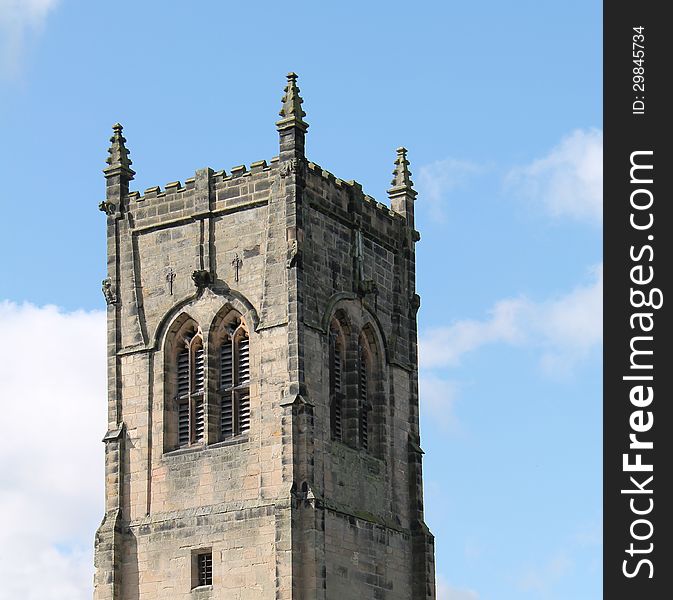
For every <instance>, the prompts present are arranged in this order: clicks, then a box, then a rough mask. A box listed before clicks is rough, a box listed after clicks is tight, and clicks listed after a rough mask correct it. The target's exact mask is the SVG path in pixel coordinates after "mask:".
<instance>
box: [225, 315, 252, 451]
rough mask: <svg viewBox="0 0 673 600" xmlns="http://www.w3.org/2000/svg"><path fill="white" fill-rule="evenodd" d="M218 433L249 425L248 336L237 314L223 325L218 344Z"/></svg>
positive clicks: (234, 432) (231, 432)
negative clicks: (222, 332) (220, 339)
mask: <svg viewBox="0 0 673 600" xmlns="http://www.w3.org/2000/svg"><path fill="white" fill-rule="evenodd" d="M219 361H220V369H219V371H220V379H219V393H220V437H221V439H223V440H226V439H228V438H231V437H234V436H237V435H240V434H242V433H245V432H247V431H248V430H249V429H250V337H249V335H248V330H247V329H246V327H245V323H243V321H242V320H241V318H240V316H235V317H234V318H232V319H231V320H229V321H228V322H226V323H225V325H224V335H223V336H222V342H221V345H220V353H219Z"/></svg>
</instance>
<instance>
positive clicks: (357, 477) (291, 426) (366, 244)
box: [94, 73, 435, 600]
mask: <svg viewBox="0 0 673 600" xmlns="http://www.w3.org/2000/svg"><path fill="white" fill-rule="evenodd" d="M305 116H306V115H305V112H304V110H303V109H302V99H301V97H300V95H299V89H298V87H297V76H296V75H295V74H294V73H290V74H289V75H288V76H287V86H286V87H285V95H284V96H283V99H282V108H281V111H280V120H279V121H278V122H277V123H276V126H277V129H278V134H279V137H280V144H279V155H278V156H277V157H275V158H272V159H271V160H270V161H269V163H268V164H267V162H266V161H263V160H262V161H258V162H254V163H252V164H251V165H250V167H249V168H246V167H245V166H237V167H233V168H232V169H231V171H230V172H229V173H226V172H225V171H213V170H211V169H208V168H205V169H200V170H198V171H196V173H195V174H194V176H193V177H191V178H189V179H187V180H185V181H184V183H180V182H178V181H176V182H173V183H169V184H167V185H166V186H165V188H164V189H160V188H159V187H152V188H149V189H147V190H145V192H144V194H140V193H138V192H132V191H129V183H130V181H131V180H132V179H133V177H134V175H135V173H134V171H133V170H132V169H131V160H130V159H129V151H128V150H127V148H126V139H125V138H124V137H123V135H122V126H121V125H119V124H116V125H114V127H113V135H112V137H111V145H110V148H109V151H108V152H109V157H108V159H107V164H108V166H107V168H106V169H105V170H104V173H105V179H106V198H105V200H104V201H103V202H101V204H100V209H101V210H102V211H103V212H104V213H105V214H106V216H107V249H108V261H107V263H108V273H107V278H106V279H105V280H104V281H103V293H104V296H105V299H106V302H107V305H108V306H107V311H108V312H107V314H108V338H107V340H108V425H107V433H106V434H105V437H104V440H103V441H104V443H105V515H104V518H103V521H102V523H101V525H100V527H99V529H98V531H97V533H96V542H95V566H96V574H95V591H94V598H95V600H187V599H199V600H203V599H212V600H220V599H222V600H224V599H226V600H374V599H377V600H378V599H381V600H434V599H435V581H434V542H433V536H432V534H431V533H430V532H429V530H428V528H427V527H426V525H425V522H424V517H423V485H422V472H421V458H422V454H423V452H422V450H421V448H420V445H419V444H420V441H419V410H418V406H419V398H418V357H417V342H416V340H417V328H416V313H417V311H418V308H419V304H420V301H419V296H418V295H417V294H416V290H415V249H414V248H415V244H416V242H417V241H418V240H419V234H418V232H417V231H416V230H415V228H414V202H415V199H416V192H415V191H414V189H413V184H412V181H411V178H410V172H409V162H408V160H407V154H406V150H405V149H404V148H399V149H398V150H397V155H396V158H395V162H394V177H393V181H392V186H391V188H390V189H389V190H388V195H389V198H390V206H387V205H385V204H382V203H380V202H377V201H375V200H374V199H373V198H372V197H370V196H368V195H366V194H364V193H363V191H362V187H361V186H360V184H358V183H357V182H355V181H344V180H341V179H338V178H337V177H335V176H334V175H332V174H331V173H329V172H328V171H326V170H324V169H323V168H322V167H320V166H318V165H317V164H315V163H312V162H310V161H309V160H308V159H307V158H306V156H305V152H304V142H305V137H306V132H307V129H308V124H307V123H306V121H304V117H305Z"/></svg>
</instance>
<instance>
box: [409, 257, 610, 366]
mask: <svg viewBox="0 0 673 600" xmlns="http://www.w3.org/2000/svg"><path fill="white" fill-rule="evenodd" d="M602 336H603V266H602V264H601V265H598V266H596V267H594V268H593V269H592V281H590V282H589V283H588V284H584V285H580V286H578V287H576V288H575V289H574V290H572V291H570V292H569V293H567V294H565V295H562V296H559V297H556V298H551V299H548V300H544V301H541V302H534V301H532V300H530V299H528V298H525V297H523V296H521V297H518V298H508V299H504V300H501V301H499V302H496V303H495V305H494V306H493V308H492V309H491V310H490V311H489V314H488V316H487V317H486V318H484V319H481V320H478V319H464V320H460V321H456V322H454V323H453V324H451V325H449V326H447V327H439V328H436V329H431V330H430V331H428V332H427V333H425V334H424V335H422V337H421V340H420V347H421V351H420V358H421V366H422V367H424V368H437V367H447V366H449V367H451V366H456V365H458V364H460V361H461V359H462V358H463V357H464V356H465V355H466V354H468V353H470V352H474V351H476V350H477V349H478V348H481V347H482V346H485V345H488V344H496V343H500V344H509V345H513V346H524V345H526V346H532V347H537V348H539V349H540V352H541V354H540V364H541V366H542V368H543V369H544V370H545V371H547V372H549V373H554V374H565V373H567V372H569V371H570V370H571V369H572V368H573V367H574V366H575V365H576V364H577V363H578V362H579V361H581V360H582V359H584V358H585V357H586V356H587V355H588V354H589V352H590V351H591V350H592V349H593V348H595V347H596V346H597V345H598V344H600V343H601V341H602Z"/></svg>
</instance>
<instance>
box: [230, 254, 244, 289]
mask: <svg viewBox="0 0 673 600" xmlns="http://www.w3.org/2000/svg"><path fill="white" fill-rule="evenodd" d="M231 264H232V266H233V267H234V280H235V281H236V282H238V271H239V269H240V268H241V265H242V264H243V261H242V260H241V257H240V256H239V255H238V254H236V256H235V257H234V260H232V261H231Z"/></svg>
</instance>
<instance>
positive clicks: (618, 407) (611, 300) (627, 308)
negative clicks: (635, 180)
mask: <svg viewBox="0 0 673 600" xmlns="http://www.w3.org/2000/svg"><path fill="white" fill-rule="evenodd" d="M665 8H666V4H665V3H663V2H653V1H647V0H641V1H640V2H631V3H625V2H618V3H609V2H606V3H605V4H604V47H603V49H604V120H605V123H604V224H605V230H604V254H605V266H604V269H605V270H604V274H605V287H604V300H603V302H604V309H605V312H604V339H605V346H604V348H605V350H604V403H603V406H604V426H603V433H604V438H603V440H604V441H603V444H604V446H603V459H604V487H603V506H604V534H603V537H604V562H603V566H604V569H603V583H604V598H607V599H610V600H612V599H621V598H633V599H641V598H642V599H647V600H658V599H665V598H672V597H673V592H672V591H671V589H670V587H671V586H670V584H669V581H668V580H669V579H670V575H669V572H672V571H673V564H671V562H672V559H671V557H672V556H673V548H671V547H669V544H672V543H673V536H672V530H671V513H673V499H672V494H671V489H670V488H671V487H673V486H670V485H668V480H669V478H670V474H669V468H670V462H669V461H671V460H673V430H670V431H669V428H670V425H671V412H672V408H671V407H672V406H673V394H672V393H671V390H672V386H671V379H672V378H671V373H673V362H672V361H671V358H670V357H671V352H670V351H669V344H672V343H673V328H672V327H671V306H673V296H670V297H669V296H668V294H669V293H670V292H671V290H672V289H673V288H671V286H670V281H671V266H670V261H672V260H673V247H672V246H673V241H672V240H673V232H671V233H669V227H670V225H671V224H672V222H671V218H670V215H671V208H670V205H671V203H673V194H672V193H671V185H670V180H671V178H673V160H672V153H671V144H673V140H670V139H669V136H670V133H671V132H672V130H673V127H672V126H671V123H672V122H673V118H672V117H671V115H670V114H669V113H670V112H671V110H672V109H673V103H672V102H671V94H670V92H669V91H668V90H669V89H670V87H671V81H670V80H671V79H672V76H673V73H672V72H671V71H672V69H671V67H670V65H669V63H670V61H671V59H673V51H672V49H671V47H669V46H668V42H669V40H670V41H673V27H672V26H671V25H670V23H668V22H667V19H666V18H665V16H664V9H665ZM638 26H642V27H644V35H645V40H644V41H645V57H644V58H645V64H644V69H645V73H644V76H645V91H644V93H643V94H641V93H639V92H636V91H634V90H633V80H632V77H633V68H634V67H636V65H635V64H634V63H633V55H632V52H633V46H632V36H633V35H634V34H635V33H636V32H634V31H633V28H634V27H638ZM667 67H668V68H667ZM636 95H644V96H645V98H644V99H645V112H644V114H633V108H632V104H633V101H634V99H635V96H636ZM638 150H652V151H653V165H654V168H653V171H652V172H653V180H654V182H653V184H652V185H650V186H648V187H649V189H650V190H651V191H652V192H653V194H654V203H653V208H652V211H653V215H654V225H653V226H652V229H651V230H649V231H647V232H643V231H636V230H634V229H633V228H632V227H631V226H630V224H629V218H630V213H631V212H632V210H631V207H630V195H631V193H632V191H633V190H634V189H635V186H634V185H633V184H631V182H630V175H629V171H630V167H631V162H630V156H631V153H632V152H634V151H638ZM649 234H651V235H653V236H654V239H653V240H652V241H651V244H652V247H653V251H654V256H653V259H652V262H649V263H647V262H645V261H644V260H643V261H641V263H640V264H649V265H652V266H653V268H654V280H653V282H652V286H654V287H658V288H660V289H661V290H662V292H663V297H664V303H663V306H662V308H660V309H658V310H653V311H652V312H653V313H654V329H653V333H652V335H653V337H654V341H653V343H652V349H653V351H654V354H653V361H652V364H653V367H654V368H653V370H652V371H649V372H647V374H652V375H653V376H654V380H653V383H652V385H653V388H654V400H653V402H652V404H651V406H650V407H648V408H647V409H643V410H651V411H652V413H653V417H654V426H653V428H652V429H651V430H650V431H649V432H648V433H647V434H639V435H640V436H641V437H642V438H643V439H645V438H646V437H648V439H651V440H653V441H654V447H653V449H652V450H649V451H648V450H646V451H643V461H644V462H652V464H653V471H652V473H650V475H654V479H653V480H652V482H651V484H650V485H648V486H647V487H648V488H649V489H652V491H653V492H652V494H651V495H649V494H647V495H645V494H641V495H639V496H638V500H636V502H639V504H637V507H639V508H641V509H642V508H643V507H645V506H647V504H648V501H647V500H645V498H653V499H654V505H653V509H652V512H651V513H650V514H648V515H646V516H643V518H647V519H649V520H650V521H651V522H652V524H653V534H652V537H651V539H649V540H647V541H643V542H638V544H640V547H641V548H645V547H646V546H647V544H648V543H649V542H652V544H653V549H652V552H651V553H649V554H642V555H640V556H642V557H643V558H649V559H650V560H651V561H652V564H653V570H652V574H653V577H652V578H650V577H649V575H650V572H649V571H650V570H649V567H647V566H646V565H643V566H642V567H641V568H640V569H639V571H638V575H636V576H635V577H633V578H628V577H626V576H625V575H624V574H623V571H622V568H623V561H624V560H625V559H628V560H629V563H628V565H629V567H627V569H632V568H633V566H634V565H636V562H637V559H638V555H635V557H634V558H631V557H630V556H629V554H627V553H626V550H627V548H628V547H629V544H630V543H631V541H632V538H631V533H630V527H631V524H632V522H633V521H634V519H637V518H639V517H638V516H637V515H634V514H633V513H632V512H631V509H630V507H629V500H630V498H632V497H635V496H633V495H629V494H623V493H621V490H622V489H628V488H633V487H634V486H633V485H631V484H630V481H629V476H630V475H639V474H637V473H625V472H624V470H623V468H622V456H623V454H624V453H625V452H629V448H628V445H629V434H630V433H632V429H631V426H630V424H629V416H630V415H631V413H632V411H633V410H637V408H636V407H634V406H633V405H632V404H631V402H630V400H629V391H630V389H631V387H632V386H633V385H634V382H632V381H624V380H623V379H622V377H623V376H624V375H629V374H633V372H630V370H629V364H630V354H631V350H630V346H629V343H630V340H631V338H632V336H633V335H637V332H636V331H637V330H636V331H634V330H632V329H631V326H630V323H629V318H630V316H631V314H632V313H633V312H638V309H634V308H633V307H632V306H631V303H630V299H629V294H630V288H631V286H632V283H631V281H630V271H631V268H632V267H633V266H634V264H636V263H634V262H633V261H632V260H631V258H630V256H629V249H630V246H631V245H634V246H635V247H636V248H638V247H642V245H643V244H646V243H648V240H646V238H647V235H649ZM648 254H649V253H648ZM641 289H642V288H641ZM641 372H642V373H646V372H645V371H641ZM646 385H648V384H646ZM632 452H633V451H632ZM632 461H633V459H632ZM642 475H643V474H640V476H641V477H639V479H642ZM639 527H640V529H636V531H637V532H638V533H641V534H642V533H644V532H645V531H646V528H647V526H646V525H643V524H641V525H640V526H639ZM637 547H638V546H637ZM667 588H669V589H667Z"/></svg>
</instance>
